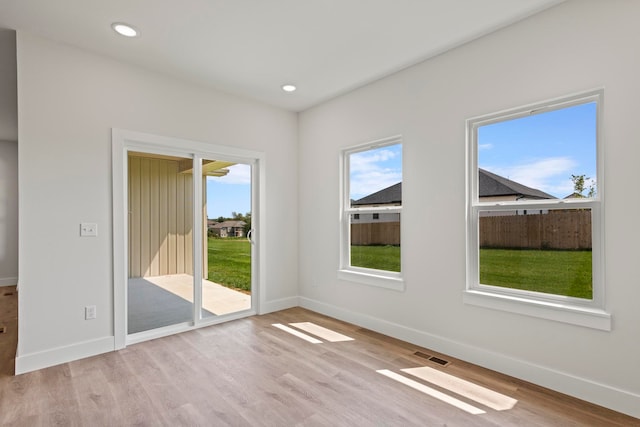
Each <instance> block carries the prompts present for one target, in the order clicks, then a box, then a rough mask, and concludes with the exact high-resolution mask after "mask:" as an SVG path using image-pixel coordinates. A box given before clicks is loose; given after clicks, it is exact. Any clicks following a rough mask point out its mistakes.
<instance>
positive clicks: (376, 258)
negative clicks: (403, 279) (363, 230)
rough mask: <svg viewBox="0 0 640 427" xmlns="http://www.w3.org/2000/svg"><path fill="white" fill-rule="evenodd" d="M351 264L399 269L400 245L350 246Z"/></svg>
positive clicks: (390, 269)
mask: <svg viewBox="0 0 640 427" xmlns="http://www.w3.org/2000/svg"><path fill="white" fill-rule="evenodd" d="M351 265H352V266H354V267H364V268H375V269H376V270H387V271H400V246H355V245H353V246H351Z"/></svg>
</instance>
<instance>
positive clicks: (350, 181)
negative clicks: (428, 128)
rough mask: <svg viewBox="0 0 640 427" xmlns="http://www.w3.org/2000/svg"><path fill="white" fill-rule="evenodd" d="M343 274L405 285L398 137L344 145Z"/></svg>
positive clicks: (390, 285)
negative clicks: (350, 145) (355, 144)
mask: <svg viewBox="0 0 640 427" xmlns="http://www.w3.org/2000/svg"><path fill="white" fill-rule="evenodd" d="M342 163H343V176H342V182H343V189H342V230H341V241H342V247H341V261H340V262H341V265H340V275H341V277H342V278H344V279H347V280H356V281H359V282H363V283H368V284H372V285H377V286H382V287H387V288H392V289H402V276H401V274H402V262H401V259H402V257H401V246H400V243H401V242H400V236H401V233H400V220H401V213H402V143H401V139H400V138H399V137H393V138H388V139H384V140H381V141H375V142H370V143H367V144H365V145H360V146H357V147H353V148H350V149H347V150H345V151H343V153H342Z"/></svg>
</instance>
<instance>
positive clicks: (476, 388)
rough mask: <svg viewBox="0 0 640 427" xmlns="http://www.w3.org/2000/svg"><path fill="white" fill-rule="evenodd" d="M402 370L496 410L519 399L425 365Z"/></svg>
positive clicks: (508, 405)
mask: <svg viewBox="0 0 640 427" xmlns="http://www.w3.org/2000/svg"><path fill="white" fill-rule="evenodd" d="M401 371H402V372H406V373H407V374H410V375H413V376H415V377H418V378H420V379H421V380H424V381H427V382H429V383H431V384H435V385H437V386H438V387H441V388H445V389H447V390H450V391H452V392H454V393H456V394H459V395H460V396H464V397H466V398H467V399H471V400H473V401H474V402H478V403H480V404H481V405H485V406H488V407H489V408H491V409H495V410H496V411H506V410H508V409H511V408H513V407H514V406H515V405H516V403H518V401H517V400H516V399H513V398H511V397H509V396H505V395H504V394H501V393H498V392H497V391H493V390H491V389H488V388H486V387H482V386H480V385H477V384H474V383H472V382H469V381H466V380H463V379H461V378H458V377H455V376H453V375H449V374H447V373H444V372H440V371H438V370H436V369H433V368H429V367H428V366H423V367H421V368H409V369H401Z"/></svg>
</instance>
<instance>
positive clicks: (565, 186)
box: [485, 157, 578, 197]
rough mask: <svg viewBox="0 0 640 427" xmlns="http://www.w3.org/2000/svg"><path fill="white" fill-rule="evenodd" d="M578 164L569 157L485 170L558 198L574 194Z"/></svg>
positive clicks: (551, 158)
mask: <svg viewBox="0 0 640 427" xmlns="http://www.w3.org/2000/svg"><path fill="white" fill-rule="evenodd" d="M577 165H578V163H577V162H576V161H575V160H573V159H571V158H569V157H550V158H546V159H540V160H536V161H533V162H530V163H525V164H520V165H514V166H508V167H491V166H488V167H486V168H485V169H487V170H489V171H491V172H493V173H495V174H498V175H500V176H503V177H505V178H508V179H510V180H512V181H516V182H519V183H520V184H523V185H526V186H527V187H531V188H536V189H538V190H542V191H544V192H546V193H550V194H553V195H555V196H556V197H564V196H567V195H569V194H571V193H572V192H573V183H572V182H571V174H572V173H574V174H575V173H576V172H575V168H576V166H577Z"/></svg>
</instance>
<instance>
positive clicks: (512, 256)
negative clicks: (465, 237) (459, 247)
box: [480, 249, 593, 299]
mask: <svg viewBox="0 0 640 427" xmlns="http://www.w3.org/2000/svg"><path fill="white" fill-rule="evenodd" d="M480 283H482V284H484V285H492V286H501V287H509V288H515V289H523V290H528V291H536V292H543V293H548V294H555V295H564V296H571V297H576V298H586V299H591V298H592V297H593V292H592V278H591V251H545V250H510V249H480Z"/></svg>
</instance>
